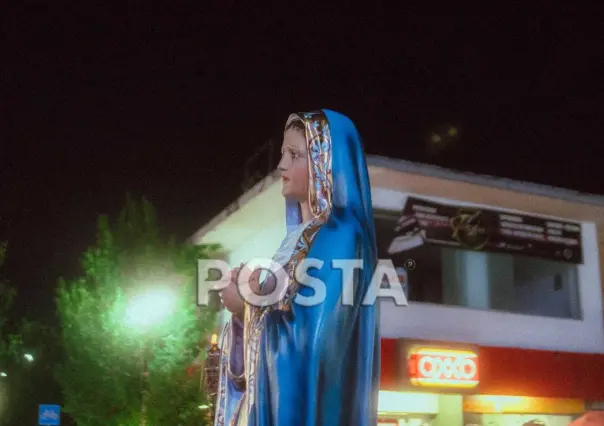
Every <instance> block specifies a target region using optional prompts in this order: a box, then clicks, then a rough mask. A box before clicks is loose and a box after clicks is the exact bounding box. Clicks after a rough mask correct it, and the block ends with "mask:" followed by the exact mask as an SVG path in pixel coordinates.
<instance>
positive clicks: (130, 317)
mask: <svg viewBox="0 0 604 426" xmlns="http://www.w3.org/2000/svg"><path fill="white" fill-rule="evenodd" d="M175 308H176V295H175V293H174V292H173V291H171V290H169V289H154V290H149V291H146V292H145V293H142V294H139V295H137V296H135V297H134V298H132V300H130V303H128V306H127V309H126V316H125V318H124V323H125V325H126V326H127V327H128V328H132V329H135V330H137V331H139V332H142V333H145V332H147V331H149V329H151V328H153V327H157V326H159V325H160V324H161V323H162V322H164V321H165V320H166V318H168V317H169V316H170V315H171V314H172V313H173V312H174V310H175ZM146 351H147V345H146V342H145V344H143V348H142V362H143V368H142V370H143V376H142V383H141V426H145V425H146V424H147V418H146V417H147V416H146V413H147V404H146V388H147V385H148V383H147V380H148V376H149V371H148V368H147V354H146Z"/></svg>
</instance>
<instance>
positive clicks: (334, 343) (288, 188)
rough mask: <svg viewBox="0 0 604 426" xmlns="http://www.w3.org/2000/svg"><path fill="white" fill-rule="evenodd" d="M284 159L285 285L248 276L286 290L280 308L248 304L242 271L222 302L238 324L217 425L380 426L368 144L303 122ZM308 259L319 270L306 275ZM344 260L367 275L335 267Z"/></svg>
mask: <svg viewBox="0 0 604 426" xmlns="http://www.w3.org/2000/svg"><path fill="white" fill-rule="evenodd" d="M281 153H282V157H281V161H280V163H279V171H280V174H281V179H282V184H283V189H282V193H283V196H284V197H285V206H286V208H285V215H286V223H287V230H286V235H285V238H284V239H283V242H282V244H281V246H280V248H279V249H278V251H277V253H276V254H275V255H274V257H273V261H274V262H276V263H277V264H279V265H281V266H282V268H283V270H284V271H285V273H284V276H285V279H284V281H285V283H284V284H283V285H282V286H280V285H279V284H280V283H278V282H277V280H276V279H275V277H274V276H267V278H266V279H260V278H261V277H260V273H259V271H253V272H252V271H249V275H248V276H250V277H251V278H250V279H249V284H250V288H252V289H254V293H256V294H260V295H263V294H264V295H266V294H269V293H272V292H275V290H276V288H280V289H281V290H279V291H280V293H279V295H280V298H279V299H278V300H274V301H273V302H271V303H270V304H268V305H263V306H255V305H252V304H250V303H248V302H247V301H246V300H244V298H243V297H242V296H241V293H240V291H239V288H238V287H237V276H238V274H239V273H241V272H242V270H243V269H240V268H236V269H234V270H233V271H232V273H231V276H230V277H228V279H230V283H229V284H228V286H227V287H226V288H224V289H223V290H222V291H221V292H220V295H221V298H222V300H223V303H224V305H225V306H226V307H227V309H229V311H231V313H232V316H231V319H230V321H229V322H228V324H227V325H226V327H225V329H224V332H223V335H222V342H221V345H220V349H221V359H220V376H219V388H218V395H217V401H216V412H215V414H216V416H215V426H298V425H299V426H349V425H357V426H375V425H376V423H377V397H378V390H379V372H380V370H379V369H380V363H379V358H380V336H379V315H378V307H377V305H368V306H365V305H364V304H363V303H362V302H363V299H364V298H365V295H366V293H367V292H368V290H369V286H370V283H371V281H372V280H371V278H372V274H373V272H374V270H375V268H376V263H377V250H376V242H375V229H374V221H373V210H372V203H371V188H370V184H369V175H368V171H367V165H366V160H365V155H364V152H363V146H362V143H361V139H360V136H359V134H358V131H357V129H356V127H355V125H354V124H353V123H352V121H351V120H350V119H348V118H347V117H345V116H343V115H341V114H339V113H337V112H334V111H330V110H320V111H316V112H310V113H299V114H292V115H291V116H290V117H289V118H288V120H287V123H286V126H285V131H284V138H283V145H282V150H281ZM266 208H272V206H266ZM308 260H312V262H313V265H312V266H313V267H311V268H307V269H306V270H305V271H306V272H304V273H300V272H299V270H300V269H301V268H303V266H304V265H305V261H308ZM342 260H354V261H355V262H357V264H358V263H359V262H362V264H361V266H362V267H361V268H357V269H356V270H355V271H354V272H351V271H348V270H346V269H345V268H342V267H337V262H336V264H334V263H332V262H333V261H342ZM317 262H318V263H317ZM304 274H306V275H305V277H306V279H302V278H301V277H302V276H304ZM347 280H348V281H347ZM302 281H304V282H302ZM319 281H320V282H322V283H324V286H317V285H313V282H314V283H317V282H319ZM345 288H346V289H349V290H352V294H353V297H352V298H347V300H348V299H352V300H351V301H350V302H345V301H344V300H343V299H344V297H343V294H344V292H345ZM309 301H313V302H312V303H311V302H309Z"/></svg>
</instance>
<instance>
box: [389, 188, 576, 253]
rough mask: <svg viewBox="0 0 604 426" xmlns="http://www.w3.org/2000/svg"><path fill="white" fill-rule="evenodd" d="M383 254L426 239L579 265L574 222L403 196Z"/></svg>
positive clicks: (470, 248)
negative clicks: (403, 198)
mask: <svg viewBox="0 0 604 426" xmlns="http://www.w3.org/2000/svg"><path fill="white" fill-rule="evenodd" d="M395 235H396V236H395V238H394V239H393V241H392V243H391V244H390V247H389V249H388V252H389V253H390V254H395V253H398V252H401V251H404V250H409V249H411V248H413V247H416V246H418V245H420V244H423V243H425V242H428V243H433V244H439V245H445V246H448V247H458V248H462V249H468V250H485V251H494V252H504V253H519V254H527V255H531V256H537V257H541V258H545V259H551V260H558V261H563V262H570V263H582V262H583V251H582V246H581V227H580V226H579V225H578V224H577V223H572V222H565V221H559V220H552V219H543V218H540V217H535V216H530V215H518V214H512V213H505V212H501V211H497V210H490V209H480V208H474V207H462V206H452V205H447V204H441V203H436V202H432V201H427V200H423V199H419V198H415V197H408V198H407V200H406V202H405V206H404V208H403V212H402V214H401V217H400V218H399V220H398V224H397V226H396V228H395Z"/></svg>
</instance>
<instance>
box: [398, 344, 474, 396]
mask: <svg viewBox="0 0 604 426" xmlns="http://www.w3.org/2000/svg"><path fill="white" fill-rule="evenodd" d="M407 367H408V374H409V380H410V382H411V384H413V385H416V386H424V387H425V386H428V387H454V388H474V387H476V386H477V385H478V383H479V369H478V354H476V353H475V352H472V351H469V350H453V349H440V348H419V349H412V350H411V351H410V353H409V357H408V361H407Z"/></svg>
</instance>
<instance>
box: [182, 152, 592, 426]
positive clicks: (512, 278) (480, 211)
mask: <svg viewBox="0 0 604 426" xmlns="http://www.w3.org/2000/svg"><path fill="white" fill-rule="evenodd" d="M368 165H369V174H370V178H371V186H372V198H373V206H374V216H375V226H376V234H377V243H378V255H379V257H380V258H381V259H391V260H392V262H393V263H394V265H395V267H397V270H399V271H400V275H399V276H400V277H401V279H402V281H403V286H404V289H405V291H406V294H407V298H408V300H409V306H407V307H403V306H396V305H395V303H394V302H393V301H391V300H382V301H381V302H380V303H381V313H380V315H381V333H382V378H381V391H380V404H379V405H380V407H379V411H380V419H381V420H380V421H381V422H382V423H383V424H384V425H385V424H389V425H390V424H392V425H395V424H396V425H397V426H405V425H437V426H458V425H459V426H461V425H487V424H488V425H501V426H503V425H505V426H507V425H524V424H527V425H529V424H546V425H549V426H552V425H555V426H565V425H567V424H568V423H569V422H570V420H571V419H572V418H573V417H575V416H577V415H578V414H580V413H583V412H584V411H585V410H587V409H589V408H597V407H598V406H601V404H602V401H604V315H603V312H604V311H603V297H602V295H603V293H602V280H601V271H600V269H601V265H603V264H604V197H599V196H593V195H585V194H580V193H577V192H573V191H568V190H561V189H556V188H551V187H547V186H542V185H534V184H528V183H522V182H515V181H510V180H505V179H499V178H493V177H488V176H478V175H473V174H468V173H459V172H454V171H451V170H446V169H442V168H438V167H435V166H429V165H423V164H417V163H411V162H407V161H403V160H396V159H389V158H383V157H369V158H368ZM284 232H285V218H284V201H283V199H282V197H281V183H280V181H279V178H278V176H277V174H276V173H275V174H272V175H270V176H267V177H266V178H265V179H264V180H262V181H261V182H259V183H258V184H257V185H256V186H255V187H254V188H252V189H251V190H249V191H248V192H247V193H246V194H244V195H243V196H242V197H240V198H239V199H238V200H237V201H236V202H235V203H233V204H232V205H231V206H230V207H229V208H227V209H226V210H225V211H223V212H222V213H221V214H219V215H218V216H217V217H216V218H214V219H213V220H212V221H211V222H210V223H208V224H207V225H205V226H204V227H202V228H201V229H200V230H199V231H198V232H197V233H196V234H195V235H194V236H193V237H192V238H191V242H192V243H194V244H201V243H220V244H221V245H222V246H223V248H224V249H225V254H226V256H227V259H228V261H229V262H230V263H232V264H237V265H238V264H239V263H240V262H244V261H248V260H251V259H254V258H261V257H270V256H272V255H273V254H274V252H275V251H276V250H277V248H278V246H279V244H280V242H281V240H282V238H283V237H284ZM224 315H225V317H224V318H226V315H228V314H227V313H224ZM224 318H223V319H224ZM598 404H600V405H598ZM531 422H532V423H531Z"/></svg>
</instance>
